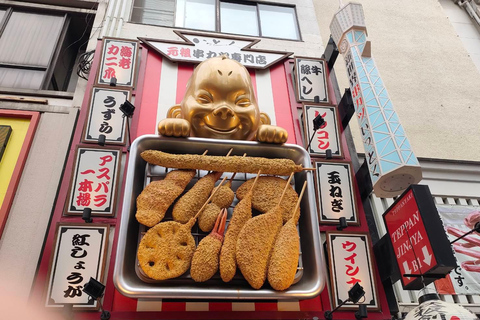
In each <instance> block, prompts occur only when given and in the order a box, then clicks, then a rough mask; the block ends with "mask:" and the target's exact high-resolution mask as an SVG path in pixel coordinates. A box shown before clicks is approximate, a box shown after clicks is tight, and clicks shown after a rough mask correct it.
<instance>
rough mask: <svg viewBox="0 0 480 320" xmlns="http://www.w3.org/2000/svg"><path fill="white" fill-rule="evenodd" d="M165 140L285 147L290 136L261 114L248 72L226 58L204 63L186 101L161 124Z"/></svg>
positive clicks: (196, 73) (169, 113) (192, 78)
mask: <svg viewBox="0 0 480 320" xmlns="http://www.w3.org/2000/svg"><path fill="white" fill-rule="evenodd" d="M158 132H159V133H160V134H161V135H163V136H174V137H188V136H194V137H203V138H215V139H235V140H253V139H257V140H258V141H260V142H269V143H284V142H285V141H287V138H288V134H287V131H286V130H285V129H283V128H280V127H277V126H272V125H270V118H269V117H268V115H267V114H265V113H263V112H260V110H259V108H258V105H257V99H256V98H255V94H254V89H253V86H252V81H251V79H250V74H249V73H248V71H247V69H246V68H245V67H244V66H243V65H241V64H240V63H238V62H237V61H235V60H231V59H229V58H227V57H225V56H221V57H215V58H211V59H208V60H205V61H203V62H202V63H200V64H199V65H198V66H197V67H196V68H195V70H194V72H193V75H192V77H191V78H190V80H189V81H188V84H187V91H186V92H185V97H184V98H183V101H182V103H181V104H179V105H175V106H173V107H171V108H170V109H169V110H168V113H167V119H163V120H161V121H160V122H159V123H158Z"/></svg>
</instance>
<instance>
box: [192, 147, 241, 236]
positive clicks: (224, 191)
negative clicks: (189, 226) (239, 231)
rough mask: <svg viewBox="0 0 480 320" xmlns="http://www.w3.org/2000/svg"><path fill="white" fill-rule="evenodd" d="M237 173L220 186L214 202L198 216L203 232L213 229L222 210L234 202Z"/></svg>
mask: <svg viewBox="0 0 480 320" xmlns="http://www.w3.org/2000/svg"><path fill="white" fill-rule="evenodd" d="M246 155H247V154H246V153H244V154H243V156H244V157H245V156H246ZM236 174H237V173H236V172H234V173H233V174H232V177H231V178H230V180H228V181H227V183H226V184H224V185H223V186H221V187H220V189H219V190H218V191H217V193H216V194H215V197H213V198H212V202H210V203H209V204H207V206H206V207H205V210H203V211H202V213H200V215H199V216H198V226H199V227H200V229H201V230H202V231H203V232H209V231H211V230H212V229H213V226H214V225H215V220H216V219H217V217H218V215H219V214H220V211H222V209H223V208H228V207H230V205H231V204H232V202H233V199H234V198H235V194H234V193H233V191H232V181H233V178H235V175H236Z"/></svg>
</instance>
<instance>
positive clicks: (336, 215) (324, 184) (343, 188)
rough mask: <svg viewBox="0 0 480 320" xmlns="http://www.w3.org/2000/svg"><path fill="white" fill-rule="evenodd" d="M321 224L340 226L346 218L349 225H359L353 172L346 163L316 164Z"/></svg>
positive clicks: (318, 162)
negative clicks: (341, 219) (343, 218)
mask: <svg viewBox="0 0 480 320" xmlns="http://www.w3.org/2000/svg"><path fill="white" fill-rule="evenodd" d="M314 165H315V168H316V169H317V170H316V184H317V192H318V200H319V208H320V223H321V224H338V219H340V218H341V217H345V219H346V220H347V224H348V225H358V224H359V222H358V215H357V210H356V206H355V196H354V194H353V187H352V186H353V184H352V171H351V168H350V164H348V163H346V162H321V161H316V162H314Z"/></svg>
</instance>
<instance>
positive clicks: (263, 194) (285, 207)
mask: <svg viewBox="0 0 480 320" xmlns="http://www.w3.org/2000/svg"><path fill="white" fill-rule="evenodd" d="M252 183H253V179H250V180H247V181H245V182H244V183H243V184H242V185H241V186H240V187H238V189H237V198H238V199H239V200H242V199H243V197H244V196H245V194H246V193H247V192H248V190H250V188H251V187H252ZM286 183H287V181H286V180H284V179H282V178H279V177H273V176H262V177H260V178H259V179H258V182H257V184H256V186H255V190H254V192H253V197H252V206H253V208H254V209H256V210H258V211H260V212H262V213H265V212H267V211H268V210H270V209H272V208H273V207H275V206H276V205H277V204H278V201H279V200H280V196H281V194H282V190H283V189H284V188H285V185H287V184H286ZM297 201H298V195H297V193H296V192H295V190H294V189H293V188H292V186H289V188H287V192H286V193H285V195H284V196H283V200H282V202H281V203H280V207H281V208H282V218H283V223H286V222H287V221H288V220H290V218H291V217H292V215H293V208H294V207H295V204H296V203H297ZM298 213H300V212H298Z"/></svg>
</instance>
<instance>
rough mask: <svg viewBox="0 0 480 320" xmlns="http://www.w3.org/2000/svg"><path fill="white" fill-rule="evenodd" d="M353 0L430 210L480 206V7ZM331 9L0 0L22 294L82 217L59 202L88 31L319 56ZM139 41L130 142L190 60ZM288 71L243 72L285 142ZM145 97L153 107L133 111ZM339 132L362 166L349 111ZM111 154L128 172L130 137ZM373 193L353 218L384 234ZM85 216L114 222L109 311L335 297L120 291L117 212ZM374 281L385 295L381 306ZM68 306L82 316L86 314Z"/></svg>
mask: <svg viewBox="0 0 480 320" xmlns="http://www.w3.org/2000/svg"><path fill="white" fill-rule="evenodd" d="M340 2H341V1H340ZM361 3H362V5H363V8H364V12H365V18H366V23H367V32H368V36H369V39H370V41H371V42H372V55H373V56H374V57H375V59H376V62H377V66H378V69H379V71H380V73H381V75H382V79H383V81H384V83H385V86H386V88H387V90H388V92H389V94H390V97H391V99H392V101H393V103H394V105H395V109H396V111H397V113H398V115H399V117H400V120H401V122H402V124H403V127H404V128H405V131H406V133H407V135H408V137H409V139H410V143H411V145H412V149H413V150H414V152H415V154H416V156H417V157H418V159H419V161H420V164H421V166H422V171H423V180H422V182H421V184H427V185H428V186H429V187H430V190H431V192H432V195H433V197H434V199H435V202H436V204H438V205H440V206H441V205H443V206H451V207H459V208H462V207H463V208H470V209H472V210H476V209H478V206H479V205H480V203H479V200H480V173H479V172H480V170H479V169H480V162H478V161H479V155H480V152H479V151H478V148H477V147H476V146H477V145H478V144H479V143H480V129H479V127H478V123H477V122H478V121H477V119H478V116H479V115H480V111H479V110H478V108H476V102H477V101H478V98H479V97H478V95H480V93H479V91H478V89H477V87H478V83H479V80H480V74H479V69H478V67H477V66H478V65H479V64H478V60H479V57H480V50H478V48H479V47H480V45H479V43H480V33H478V31H477V27H478V23H477V21H478V16H475V14H474V13H475V12H476V11H475V10H478V9H476V4H475V3H474V2H473V1H449V0H441V1H437V0H428V1H422V2H421V3H418V1H411V0H409V1H390V2H384V1H374V0H367V1H362V2H361ZM339 5H340V4H339V3H338V2H336V1H324V0H319V1H311V0H298V1H297V0H296V1H262V2H258V3H257V2H253V1H247V2H245V3H243V2H242V3H237V2H230V1H189V0H177V1H173V0H172V1H170V0H165V1H148V0H143V1H142V0H110V1H90V0H69V1H56V0H48V1H47V0H45V1H41V0H38V1H30V2H17V1H3V2H1V3H0V21H1V22H0V23H1V27H0V31H1V32H2V33H1V35H0V48H1V49H0V72H1V74H0V125H5V126H10V127H11V128H12V134H11V139H9V142H8V144H7V148H6V149H5V154H4V156H3V158H2V162H0V181H1V183H0V184H1V186H0V187H1V188H2V190H1V195H2V197H3V202H2V206H1V212H0V218H1V219H3V221H2V226H3V229H2V230H3V231H1V233H0V274H3V275H5V278H8V279H9V280H10V281H11V282H12V283H15V284H16V285H17V287H18V288H19V294H20V296H21V297H22V298H23V299H25V300H27V299H28V297H33V298H37V297H38V296H41V294H43V290H45V283H46V282H47V280H46V279H47V276H48V273H49V262H50V258H51V255H52V251H53V246H54V239H55V228H56V225H57V223H79V222H82V220H81V218H80V217H79V216H65V215H64V214H63V207H64V203H65V201H66V199H65V198H66V197H67V190H68V187H69V182H70V176H71V171H72V166H73V163H74V161H73V159H74V154H75V150H76V147H77V145H81V144H82V140H81V135H82V127H83V125H84V121H85V120H86V118H87V110H86V109H88V106H89V101H90V96H91V90H92V88H93V86H94V85H95V81H96V79H95V75H96V74H97V72H98V71H97V70H98V64H99V63H100V55H101V50H102V44H101V41H99V40H98V39H102V38H103V37H111V38H121V39H130V40H136V39H137V38H145V39H159V40H162V41H164V42H168V41H179V40H181V39H180V37H179V35H178V34H177V33H175V32H174V30H179V31H184V32H192V31H193V32H198V33H202V34H207V35H211V36H213V37H215V36H219V35H220V36H226V37H231V38H235V37H247V38H251V37H253V38H258V39H260V40H261V41H259V42H258V43H256V44H254V46H253V48H254V49H258V50H260V51H277V52H292V53H293V55H292V57H293V56H296V57H309V58H321V57H322V55H323V53H324V51H325V48H326V46H327V42H328V40H329V37H330V28H329V25H330V22H331V20H332V17H333V15H334V14H335V12H336V11H337V10H338V8H339ZM477 12H478V11H477ZM26 21H28V22H29V23H26ZM19 30H21V33H20V31H19ZM53 35H55V36H53ZM46 44H47V45H46ZM32 47H33V49H32ZM27 48H28V50H27ZM140 48H141V49H140V50H139V54H138V57H139V62H138V73H137V74H138V76H137V78H136V81H137V84H140V86H134V87H133V89H132V98H131V102H132V103H133V104H134V105H135V106H136V107H137V111H136V113H135V115H134V117H133V118H132V122H131V127H130V130H131V132H132V134H131V137H132V138H135V137H137V136H140V135H142V134H155V133H156V125H157V123H158V121H159V120H161V119H162V118H163V117H164V116H165V115H166V112H167V110H168V108H169V107H170V106H172V105H174V104H175V103H179V101H178V100H179V99H181V96H182V94H181V92H182V90H183V89H182V86H183V87H184V86H185V85H186V82H187V80H188V77H189V76H190V75H191V73H192V71H193V65H188V63H182V62H178V63H177V62H171V61H169V60H168V59H166V58H165V57H164V56H162V55H160V54H159V53H158V52H156V51H155V50H153V49H152V47H151V46H148V45H146V44H145V42H142V44H141V45H140ZM93 51H94V53H93ZM28 52H30V53H32V52H33V53H34V54H32V55H28V54H27V53H28ZM341 60H342V59H338V61H337V62H336V63H335V65H334V68H333V70H330V73H329V75H330V76H329V79H330V83H331V84H330V87H329V88H330V89H329V90H330V92H329V93H330V94H331V95H332V96H333V98H332V104H336V103H338V102H339V101H340V98H341V96H342V93H343V90H344V88H347V87H348V78H347V72H346V69H345V66H344V65H343V61H341ZM292 69H293V61H292V60H290V61H287V62H283V63H280V64H277V65H276V66H272V67H270V68H268V69H266V70H250V74H251V75H252V76H253V78H255V79H256V90H257V95H258V100H259V104H260V105H261V109H262V111H266V112H267V113H268V114H269V115H270V117H271V118H272V120H273V123H274V124H279V125H282V126H284V127H285V126H286V127H290V128H291V132H292V133H293V135H291V137H290V140H289V142H290V143H296V144H300V145H302V144H303V142H302V134H301V131H302V128H301V127H302V126H301V125H300V122H299V121H300V120H299V119H300V116H299V115H300V114H301V108H298V102H294V100H295V97H294V92H295V90H294V88H293V84H292V82H291V80H290V82H289V80H288V77H291V78H292V77H293V75H292ZM87 70H89V75H86V73H87ZM77 73H78V75H79V76H78V75H77ZM279 74H281V76H279ZM81 76H84V77H85V79H82V77H81ZM291 78H290V79H291ZM278 79H285V80H283V82H282V81H281V82H280V84H281V85H283V86H284V87H282V86H280V87H278V86H277V84H278V83H276V82H275V81H278ZM146 80H147V81H146ZM140 88H141V90H140ZM282 89H283V93H281V91H282ZM285 92H288V94H286V93H285ZM282 94H283V96H281V95H282ZM279 96H281V99H286V100H288V101H290V103H289V104H288V106H284V107H285V109H282V108H283V107H282V104H281V102H279V101H278V100H279V99H278V98H277V97H279ZM147 104H148V105H150V104H155V106H153V107H151V106H150V107H148V108H147V107H143V106H144V105H147ZM291 105H294V107H291ZM300 107H301V104H300ZM147 109H149V110H150V109H154V110H155V112H154V113H152V114H146V113H144V111H143V110H147ZM292 110H293V111H292ZM295 111H298V114H295ZM354 117H355V116H354ZM297 121H298V122H297ZM342 132H343V137H344V139H345V141H348V144H349V145H350V147H349V148H348V147H346V145H345V146H344V149H346V150H356V152H357V153H358V155H357V154H353V153H351V152H349V151H346V153H347V157H346V160H350V161H351V163H352V167H353V168H354V170H358V169H359V168H360V166H361V164H362V162H363V158H364V153H363V145H362V143H361V140H360V129H359V127H358V124H357V122H356V120H354V119H352V120H351V121H350V122H349V126H348V127H347V128H346V129H345V130H344V131H343V130H342ZM17 133H19V134H17ZM20 133H21V134H20ZM129 134H130V133H129ZM14 139H15V140H14ZM346 143H347V142H345V144H346ZM353 145H354V147H355V149H353V148H352V146H353ZM13 146H17V150H13V149H14V148H13ZM121 155H122V156H121V166H122V168H125V165H126V163H127V162H128V159H129V158H128V151H127V147H126V145H125V146H122V147H121ZM124 174H125V171H124V170H121V171H120V177H119V180H118V181H119V184H120V185H119V188H120V190H123V188H125V185H124V184H125V179H124ZM121 198H122V191H120V192H119V199H117V200H116V201H117V205H118V207H120V204H121ZM369 203H370V206H371V209H372V210H371V211H372V212H371V214H370V213H369V212H366V213H367V217H366V218H365V219H366V220H365V223H363V225H362V226H360V227H358V228H357V229H355V227H349V228H350V229H352V228H353V230H355V231H362V232H368V231H369V232H370V233H371V235H372V241H373V243H375V242H376V241H377V240H378V239H379V238H380V237H381V236H383V235H384V234H385V232H386V229H385V226H384V224H383V221H382V214H383V212H384V211H385V210H386V209H387V208H388V207H389V206H390V205H391V204H392V203H393V199H391V198H377V197H375V195H374V194H371V195H370V196H369ZM361 211H363V209H362V210H361ZM365 211H369V210H366V209H365ZM367 220H368V225H367ZM94 222H95V223H103V224H109V225H110V233H109V240H110V241H109V247H108V248H107V253H106V263H105V266H106V267H105V270H104V273H105V278H104V279H103V280H104V283H106V285H107V289H106V290H107V291H106V293H105V299H104V306H105V307H106V308H108V309H110V310H112V312H114V314H115V312H116V314H117V316H119V317H133V316H134V317H139V318H141V317H147V318H148V317H155V315H158V313H156V312H158V311H162V312H167V313H165V314H166V315H167V314H168V315H167V316H171V317H172V316H173V317H174V316H175V314H174V313H168V312H175V311H178V312H181V316H180V313H178V314H177V315H178V316H179V317H187V318H188V317H192V314H194V313H195V311H209V312H210V315H214V314H217V313H215V312H222V311H229V312H233V313H235V312H237V311H238V312H240V311H243V312H249V313H248V314H249V316H252V317H258V318H265V317H268V313H262V312H278V316H282V317H297V318H298V317H303V316H305V317H306V316H307V314H308V313H309V312H314V313H315V312H316V313H315V315H317V316H321V314H323V312H324V311H326V310H329V308H330V309H331V307H332V306H331V305H330V302H329V300H330V299H329V295H328V289H329V288H327V287H325V289H324V291H323V293H322V295H321V298H320V299H319V300H318V301H317V302H312V301H310V300H307V301H299V300H298V299H297V300H282V301H279V302H275V303H259V302H258V303H257V302H234V303H230V304H227V303H222V302H213V303H212V302H204V301H201V302H199V301H192V300H189V301H180V302H178V301H169V300H165V301H163V302H162V300H160V299H156V300H155V301H152V300H151V299H131V298H126V297H124V296H123V295H121V294H120V293H119V291H117V289H115V288H114V285H113V269H114V262H115V254H116V249H117V248H116V246H117V239H116V237H118V232H119V226H120V212H115V213H114V215H113V218H104V217H101V218H95V217H94ZM331 229H334V227H325V226H323V227H322V226H321V227H320V231H321V232H322V235H324V233H323V232H324V231H325V230H331ZM347 230H348V229H347ZM12 261H15V262H21V263H12ZM378 286H379V287H380V285H378ZM431 286H433V284H432V285H431ZM382 290H383V289H381V290H380V292H381V293H379V295H381V296H382V297H381V300H382V301H381V305H382V306H384V310H387V309H388V307H387V304H386V296H385V294H384V293H383V292H382ZM456 290H457V291H456V292H459V291H458V288H456ZM394 292H395V296H396V299H397V301H398V302H399V313H398V314H395V316H396V317H401V316H402V313H403V312H408V311H409V310H410V309H412V308H413V307H414V306H415V305H416V303H417V302H416V301H417V300H416V298H417V296H416V295H417V293H416V292H413V291H404V290H402V289H401V286H400V285H399V284H398V283H397V284H395V285H394ZM454 292H455V291H454ZM442 299H444V300H445V301H449V302H455V303H462V304H464V305H465V306H467V307H468V308H470V309H471V310H473V311H475V312H477V313H479V312H480V307H479V305H480V291H478V292H475V291H473V292H472V293H471V294H451V293H450V294H447V293H445V294H442ZM319 301H321V302H319ZM319 305H320V306H321V307H319ZM385 307H386V308H385ZM189 312H192V313H190V315H189V314H188V313H189ZM282 312H293V313H290V314H288V313H283V314H282ZM371 314H373V315H374V316H372V318H378V319H387V318H389V314H388V312H385V313H375V312H372V313H371ZM78 316H79V317H88V316H91V312H90V313H89V312H83V313H78ZM205 316H207V317H208V313H207V314H206V315H205ZM237 316H238V314H237ZM240 316H241V315H240ZM344 317H345V318H348V319H353V318H354V314H353V312H344Z"/></svg>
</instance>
